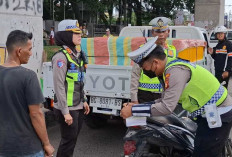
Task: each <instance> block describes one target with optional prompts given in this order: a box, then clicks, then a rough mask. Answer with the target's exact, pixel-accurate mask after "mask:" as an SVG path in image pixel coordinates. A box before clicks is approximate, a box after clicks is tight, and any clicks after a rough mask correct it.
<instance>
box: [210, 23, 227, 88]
mask: <svg viewBox="0 0 232 157" xmlns="http://www.w3.org/2000/svg"><path fill="white" fill-rule="evenodd" d="M214 33H215V36H216V37H217V39H218V44H217V45H216V47H214V48H213V49H212V48H208V52H209V53H210V54H211V56H212V58H213V59H214V66H215V77H216V78H217V79H218V81H219V82H220V83H222V82H223V81H225V82H226V84H225V87H226V88H227V86H228V81H229V77H230V73H231V68H232V43H231V42H230V41H229V40H227V38H226V33H227V28H226V27H224V26H217V27H216V28H215V30H214Z"/></svg>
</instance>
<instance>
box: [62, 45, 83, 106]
mask: <svg viewBox="0 0 232 157" xmlns="http://www.w3.org/2000/svg"><path fill="white" fill-rule="evenodd" d="M62 52H63V53H64V54H65V56H66V58H67V72H66V78H65V79H66V83H67V86H66V91H67V105H68V106H69V107H71V106H77V105H78V104H79V103H80V102H81V95H82V92H83V87H84V83H83V80H84V74H85V72H84V66H83V61H82V60H81V63H80V64H78V63H77V62H76V61H74V60H73V59H72V57H71V55H70V54H69V53H68V52H67V51H66V50H65V49H62ZM81 86H83V87H81Z"/></svg>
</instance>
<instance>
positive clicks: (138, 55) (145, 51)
mask: <svg viewBox="0 0 232 157" xmlns="http://www.w3.org/2000/svg"><path fill="white" fill-rule="evenodd" d="M157 38H158V37H154V38H151V39H150V40H149V41H148V42H147V43H145V44H144V45H143V46H141V47H139V48H138V49H137V50H135V51H132V52H130V53H128V54H127V55H128V57H130V59H132V60H133V61H134V62H135V63H137V64H139V63H140V62H141V61H142V59H143V58H146V57H147V56H148V55H149V54H150V53H151V52H152V51H153V50H154V49H155V48H156V46H157V45H156V44H155V42H156V40H157Z"/></svg>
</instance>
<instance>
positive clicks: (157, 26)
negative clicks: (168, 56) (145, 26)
mask: <svg viewBox="0 0 232 157" xmlns="http://www.w3.org/2000/svg"><path fill="white" fill-rule="evenodd" d="M170 22H171V20H170V19H169V18H166V17H156V18H154V19H152V20H151V21H150V22H149V25H152V30H154V31H156V32H163V31H166V30H167V29H168V24H169V23H170Z"/></svg>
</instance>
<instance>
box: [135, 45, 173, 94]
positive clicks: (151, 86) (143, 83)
mask: <svg viewBox="0 0 232 157" xmlns="http://www.w3.org/2000/svg"><path fill="white" fill-rule="evenodd" d="M164 53H165V54H166V55H167V56H169V57H174V58H176V57H177V56H176V48H175V46H173V45H168V48H167V49H165V50H164ZM139 89H140V90H144V91H150V92H154V93H161V92H162V91H163V87H162V85H161V83H160V81H159V79H158V77H153V78H150V77H149V76H147V75H146V74H144V71H143V70H142V71H141V74H140V79H139Z"/></svg>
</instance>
